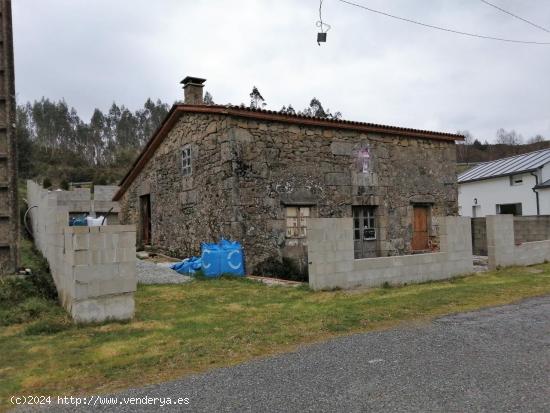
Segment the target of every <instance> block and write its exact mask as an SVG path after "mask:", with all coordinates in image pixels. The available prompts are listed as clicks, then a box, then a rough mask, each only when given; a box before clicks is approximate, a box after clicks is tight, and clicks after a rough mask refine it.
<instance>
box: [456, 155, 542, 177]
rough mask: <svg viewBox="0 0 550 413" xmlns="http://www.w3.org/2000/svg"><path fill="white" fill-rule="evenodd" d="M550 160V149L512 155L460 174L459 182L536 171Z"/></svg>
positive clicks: (484, 163)
mask: <svg viewBox="0 0 550 413" xmlns="http://www.w3.org/2000/svg"><path fill="white" fill-rule="evenodd" d="M549 162H550V149H543V150H540V151H535V152H530V153H525V154H523V155H516V156H510V157H508V158H503V159H497V160H496V161H491V162H483V163H480V164H479V165H477V166H475V167H473V168H472V169H470V170H468V171H466V172H464V173H462V174H460V175H459V176H458V182H459V183H463V182H471V181H480V180H483V179H490V178H496V177H500V176H508V175H514V174H518V173H522V172H531V171H535V170H536V169H537V168H540V167H541V166H543V165H546V164H547V163H549Z"/></svg>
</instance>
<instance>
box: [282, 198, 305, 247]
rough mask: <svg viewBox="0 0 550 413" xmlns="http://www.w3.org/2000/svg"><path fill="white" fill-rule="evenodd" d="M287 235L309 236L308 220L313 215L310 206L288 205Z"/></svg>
mask: <svg viewBox="0 0 550 413" xmlns="http://www.w3.org/2000/svg"><path fill="white" fill-rule="evenodd" d="M285 215H286V237H287V238H293V239H299V238H307V220H308V218H309V217H310V216H311V207H309V206H290V205H289V206H286V207H285Z"/></svg>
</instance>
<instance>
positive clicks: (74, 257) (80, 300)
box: [27, 181, 136, 322]
mask: <svg viewBox="0 0 550 413" xmlns="http://www.w3.org/2000/svg"><path fill="white" fill-rule="evenodd" d="M88 196H89V192H88V194H87V193H86V191H85V190H78V191H63V192H51V191H47V190H44V189H43V188H42V187H41V186H40V185H37V184H35V183H34V182H32V181H27V197H28V202H29V205H31V206H35V207H34V208H32V209H31V210H30V214H29V215H30V216H29V219H30V222H31V226H32V230H33V236H34V243H35V245H36V247H37V249H38V250H39V251H40V252H41V253H42V255H43V256H44V257H45V258H46V259H47V261H48V263H49V265H50V270H51V273H52V276H53V279H54V282H55V285H56V288H57V291H58V293H59V298H60V300H61V303H62V305H63V306H64V307H65V308H66V309H67V311H69V313H70V314H71V316H72V317H73V319H74V320H75V321H76V322H99V321H104V320H108V319H117V320H125V319H130V318H132V317H133V314H134V291H135V290H136V274H135V272H136V268H135V259H136V243H135V238H136V233H135V227H134V226H133V225H108V226H102V227H69V226H68V221H69V211H71V210H74V209H75V208H76V207H77V206H79V205H80V206H82V205H81V204H82V203H85V202H87V203H88V206H89V205H90V204H89V202H90V201H89V198H87V197H88Z"/></svg>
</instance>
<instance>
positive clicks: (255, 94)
mask: <svg viewBox="0 0 550 413" xmlns="http://www.w3.org/2000/svg"><path fill="white" fill-rule="evenodd" d="M249 96H250V108H252V109H262V108H264V107H266V105H267V104H266V103H265V99H264V97H263V96H262V94H261V93H260V91H259V90H258V88H257V87H256V86H254V87H253V88H252V92H250V95H249Z"/></svg>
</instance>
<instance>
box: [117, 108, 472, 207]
mask: <svg viewBox="0 0 550 413" xmlns="http://www.w3.org/2000/svg"><path fill="white" fill-rule="evenodd" d="M182 113H213V114H221V115H228V116H234V117H244V118H252V119H257V120H265V121H276V122H284V123H289V124H296V125H302V126H316V127H326V128H332V129H344V130H353V131H359V132H370V133H383V134H393V135H399V136H405V137H410V138H418V139H428V140H439V141H445V142H453V143H454V142H455V141H462V140H464V136H463V135H458V134H451V133H443V132H433V131H422V130H416V129H409V128H401V127H393V126H385V125H376V124H367V123H361V122H353V121H343V120H330V119H320V118H314V117H307V116H301V115H287V114H282V113H279V112H273V111H265V110H250V109H246V108H239V107H235V106H221V105H185V104H175V105H173V106H172V108H171V109H170V111H169V112H168V114H167V115H166V117H165V118H164V120H163V122H162V123H161V125H160V126H159V127H158V128H157V130H156V131H155V133H153V135H152V137H151V139H150V140H149V141H148V142H147V144H146V145H145V147H144V148H143V149H142V151H141V152H140V154H139V155H138V157H137V159H136V160H135V161H134V163H133V164H132V167H131V168H130V170H129V171H128V173H127V174H126V175H125V176H124V178H122V180H121V182H120V185H119V186H120V188H119V189H118V191H117V192H116V194H115V195H114V197H113V201H118V200H120V198H121V197H122V195H124V193H125V192H126V191H127V189H128V187H129V186H130V184H131V183H132V182H133V180H134V179H135V178H136V177H137V175H138V174H139V173H140V172H141V169H142V168H143V167H144V166H145V164H146V163H147V162H148V161H149V159H150V158H151V157H152V156H153V154H154V152H155V150H156V148H157V147H158V146H159V145H160V144H161V143H162V140H163V139H164V137H165V136H166V135H167V134H168V132H169V130H170V129H171V128H172V126H173V125H174V124H175V122H176V121H177V120H178V118H179V116H181V114H182Z"/></svg>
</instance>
